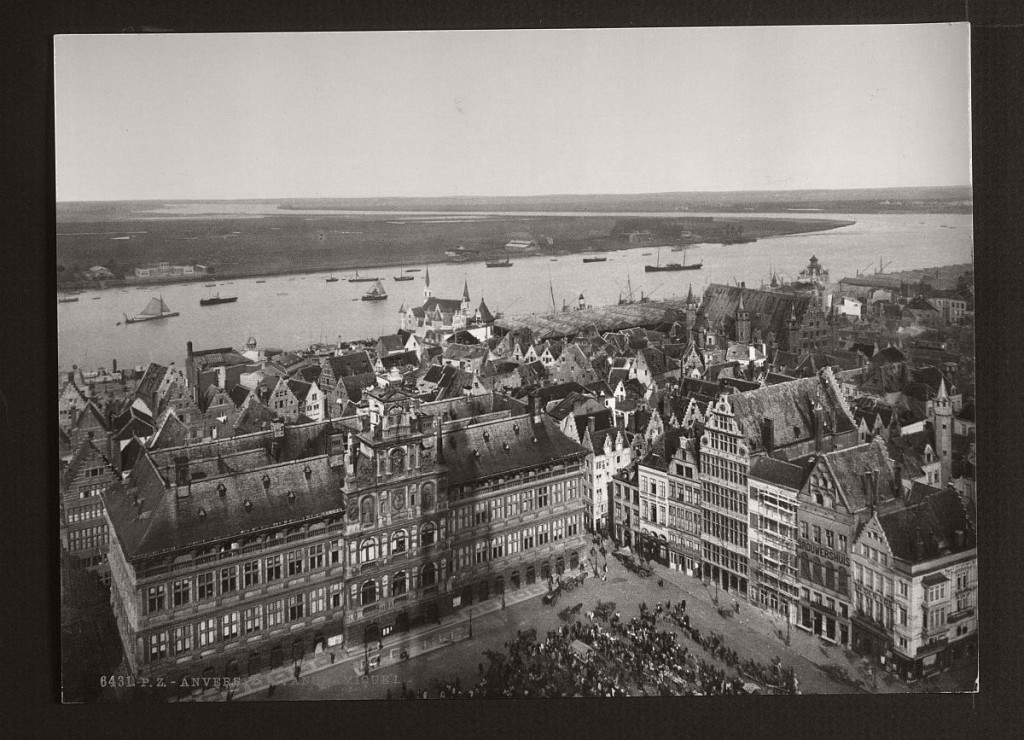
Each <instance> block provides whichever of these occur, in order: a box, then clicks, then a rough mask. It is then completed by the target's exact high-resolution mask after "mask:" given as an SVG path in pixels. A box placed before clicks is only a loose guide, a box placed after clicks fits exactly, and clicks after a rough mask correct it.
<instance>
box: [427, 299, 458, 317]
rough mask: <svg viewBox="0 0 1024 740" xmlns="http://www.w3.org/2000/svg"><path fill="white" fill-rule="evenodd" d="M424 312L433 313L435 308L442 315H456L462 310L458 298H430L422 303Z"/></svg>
mask: <svg viewBox="0 0 1024 740" xmlns="http://www.w3.org/2000/svg"><path fill="white" fill-rule="evenodd" d="M422 308H423V311H424V312H433V311H434V309H435V308H440V309H441V313H443V314H453V313H458V312H459V311H461V310H462V301H461V300H459V299H458V298H434V297H433V296H431V297H430V298H428V299H427V300H425V301H424V302H423V306H422Z"/></svg>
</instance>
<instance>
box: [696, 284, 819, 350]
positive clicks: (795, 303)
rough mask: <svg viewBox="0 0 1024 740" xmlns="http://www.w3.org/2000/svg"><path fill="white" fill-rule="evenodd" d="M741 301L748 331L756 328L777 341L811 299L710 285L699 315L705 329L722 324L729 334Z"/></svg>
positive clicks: (805, 308)
mask: <svg viewBox="0 0 1024 740" xmlns="http://www.w3.org/2000/svg"><path fill="white" fill-rule="evenodd" d="M741 297H742V300H743V306H744V309H745V310H746V311H748V312H749V313H750V324H751V328H759V329H760V330H761V332H762V334H763V335H765V336H766V335H767V333H768V332H774V333H775V336H776V337H780V338H781V337H784V336H785V335H786V332H787V331H788V324H789V319H790V317H791V316H792V315H794V314H795V315H796V317H797V319H798V320H799V319H801V318H803V315H804V312H805V311H806V310H807V307H808V306H809V305H810V304H811V301H812V299H813V297H812V296H811V295H808V294H790V293H774V292H772V291H769V290H758V289H755V288H741V287H739V286H735V285H721V284H718V283H712V284H711V285H709V286H708V287H707V289H706V290H705V291H704V300H703V301H702V302H701V306H700V312H701V313H702V314H703V315H704V317H705V318H706V319H707V321H708V324H709V325H711V326H715V325H717V324H718V322H723V323H724V325H725V327H726V328H727V329H728V330H729V331H730V334H732V333H734V332H733V331H732V330H733V327H734V325H735V323H736V312H737V311H738V310H739V306H740V299H741Z"/></svg>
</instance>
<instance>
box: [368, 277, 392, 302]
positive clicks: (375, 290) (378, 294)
mask: <svg viewBox="0 0 1024 740" xmlns="http://www.w3.org/2000/svg"><path fill="white" fill-rule="evenodd" d="M387 299H388V294H387V291H386V290H384V286H383V285H382V284H381V282H380V280H378V281H377V284H376V285H374V286H373V287H372V288H370V290H369V292H367V294H366V295H364V296H363V298H362V300H364V301H386V300H387Z"/></svg>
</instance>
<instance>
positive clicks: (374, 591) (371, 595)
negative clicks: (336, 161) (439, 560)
mask: <svg viewBox="0 0 1024 740" xmlns="http://www.w3.org/2000/svg"><path fill="white" fill-rule="evenodd" d="M439 576H440V568H438V567H437V565H436V564H434V563H427V564H426V565H424V566H423V567H422V568H420V569H419V570H418V571H415V570H414V571H405V570H400V571H398V572H397V573H395V574H393V575H392V576H390V577H388V576H384V577H382V578H381V579H380V580H377V579H376V578H371V579H369V580H367V581H363V583H362V584H358V583H353V584H351V585H350V587H349V597H350V599H351V603H352V604H353V605H358V606H370V605H372V604H376V603H377V602H378V601H380V600H381V599H383V598H385V597H386V596H388V595H390V596H391V597H392V598H395V597H397V596H402V595H404V594H406V593H408V592H409V590H410V589H412V588H416V587H417V586H418V587H419V588H428V587H430V586H434V585H436V584H437V581H438V578H439ZM331 605H332V607H333V606H334V600H333V596H332V601H331Z"/></svg>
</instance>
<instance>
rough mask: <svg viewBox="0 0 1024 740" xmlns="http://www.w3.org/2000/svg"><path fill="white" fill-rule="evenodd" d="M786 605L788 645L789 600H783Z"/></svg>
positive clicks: (787, 639) (787, 640)
mask: <svg viewBox="0 0 1024 740" xmlns="http://www.w3.org/2000/svg"><path fill="white" fill-rule="evenodd" d="M783 603H784V604H785V605H786V646H787V647H788V646H789V629H790V627H789V600H788V599H787V600H786V601H784V602H783Z"/></svg>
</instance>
